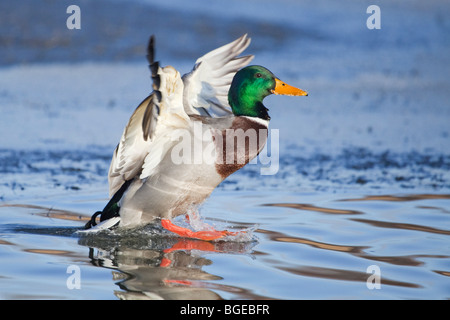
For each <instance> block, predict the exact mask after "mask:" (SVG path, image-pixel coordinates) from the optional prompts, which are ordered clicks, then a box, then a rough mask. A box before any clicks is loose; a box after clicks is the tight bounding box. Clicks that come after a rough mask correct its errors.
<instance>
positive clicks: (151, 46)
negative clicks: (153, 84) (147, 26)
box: [147, 34, 155, 65]
mask: <svg viewBox="0 0 450 320" xmlns="http://www.w3.org/2000/svg"><path fill="white" fill-rule="evenodd" d="M147 61H148V63H149V64H150V65H152V64H153V63H154V62H155V35H153V34H152V35H151V36H150V39H149V40H148V45H147Z"/></svg>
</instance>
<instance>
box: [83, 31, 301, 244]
mask: <svg viewBox="0 0 450 320" xmlns="http://www.w3.org/2000/svg"><path fill="white" fill-rule="evenodd" d="M249 44H250V38H248V37H247V35H244V36H242V37H240V38H239V39H237V40H235V41H233V42H231V43H229V44H227V45H225V46H223V47H220V48H218V49H216V50H213V51H211V52H209V53H208V54H206V55H204V56H203V57H201V58H199V59H198V60H197V61H196V64H195V66H194V68H193V70H192V71H191V72H190V73H187V74H185V75H184V76H183V77H181V76H180V73H179V72H178V71H176V70H175V69H174V68H173V67H171V66H167V67H164V68H161V67H160V66H159V63H158V62H155V61H154V39H153V37H151V38H150V41H149V46H148V55H147V59H148V61H149V63H150V70H151V72H152V79H153V92H152V93H151V94H150V96H148V97H147V98H146V99H145V100H144V101H143V102H141V104H140V105H139V106H138V107H137V109H136V110H135V111H134V113H133V114H132V116H131V118H130V120H129V122H128V124H127V126H126V127H125V130H124V132H123V135H122V138H121V139H120V142H119V144H118V146H117V148H116V150H115V152H114V154H113V157H112V161H111V166H110V169H109V175H108V180H109V191H110V195H111V196H112V198H111V200H110V201H109V203H108V204H107V205H106V207H105V208H104V209H103V211H99V212H96V213H95V214H94V215H93V216H92V218H91V220H90V221H89V222H88V223H87V224H86V229H89V228H92V227H94V226H95V228H94V229H99V228H100V225H102V227H101V228H109V227H112V226H115V225H118V226H119V227H136V226H141V225H145V224H148V223H151V222H153V221H154V220H155V219H161V224H162V226H163V227H164V228H165V229H167V230H170V231H172V232H174V233H177V234H179V235H181V236H184V237H190V238H197V239H203V240H213V239H218V238H222V237H224V236H227V235H232V234H234V233H233V232H229V231H217V230H212V231H198V232H193V231H191V230H189V229H187V228H182V227H179V226H176V225H175V224H173V223H172V222H171V219H173V218H175V217H176V216H178V215H181V214H186V213H187V212H188V210H190V209H192V208H193V207H195V206H198V205H199V204H201V203H202V202H203V201H204V200H205V199H206V198H207V197H208V196H209V195H210V194H211V192H212V191H213V190H214V189H215V188H216V187H217V185H219V184H220V183H221V182H222V181H223V180H224V179H225V178H226V177H227V176H229V175H230V174H232V173H233V172H235V171H236V170H238V169H240V168H242V167H243V166H244V165H245V164H247V163H248V162H249V161H250V160H252V159H253V158H255V157H256V156H257V155H258V154H259V152H260V151H261V150H262V149H263V147H264V145H265V143H266V140H267V128H268V124H269V119H270V117H269V115H268V113H267V111H268V109H267V108H266V107H264V105H263V104H262V100H263V99H264V98H265V97H266V96H268V95H270V94H272V93H275V94H284V95H294V96H306V95H307V93H306V92H305V91H303V90H301V89H297V88H294V87H292V86H289V85H287V84H286V83H284V82H282V81H281V80H279V79H277V78H276V77H275V76H274V75H273V74H272V73H271V72H270V71H269V70H267V69H266V68H264V67H261V66H248V67H245V66H246V65H247V64H248V63H249V62H250V61H251V60H252V59H253V56H252V55H248V56H243V57H238V55H240V54H241V53H242V52H243V51H244V50H245V49H246V48H247V47H248V45H249ZM244 67H245V68H244ZM241 68H243V69H241ZM239 69H240V70H239ZM238 70H239V71H238ZM230 107H231V111H230ZM242 137H243V140H242V139H241V138H242ZM239 139H241V140H240V141H241V143H240V144H239V143H237V144H235V142H236V140H239ZM242 141H244V142H243V143H242ZM98 215H101V217H100V221H101V223H100V224H99V225H97V223H96V221H95V220H96V217H97V216H98Z"/></svg>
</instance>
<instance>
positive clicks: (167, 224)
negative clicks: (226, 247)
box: [161, 219, 238, 241]
mask: <svg viewBox="0 0 450 320" xmlns="http://www.w3.org/2000/svg"><path fill="white" fill-rule="evenodd" d="M161 225H162V226H163V228H164V229H166V230H169V231H171V232H173V233H176V234H178V235H180V236H182V237H186V238H191V239H199V240H206V241H210V240H217V239H221V238H223V237H226V236H234V235H237V234H238V233H237V232H231V231H227V230H221V231H219V230H205V231H196V232H194V231H192V230H190V229H187V228H183V227H179V226H177V225H175V224H173V223H172V221H170V220H169V219H161Z"/></svg>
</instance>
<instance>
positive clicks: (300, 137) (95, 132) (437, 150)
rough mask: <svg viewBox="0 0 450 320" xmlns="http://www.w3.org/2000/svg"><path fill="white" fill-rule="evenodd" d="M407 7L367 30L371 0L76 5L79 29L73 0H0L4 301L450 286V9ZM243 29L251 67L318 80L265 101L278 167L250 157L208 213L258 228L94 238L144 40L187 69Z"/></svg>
mask: <svg viewBox="0 0 450 320" xmlns="http://www.w3.org/2000/svg"><path fill="white" fill-rule="evenodd" d="M413 2H414V5H406V4H404V3H402V2H400V1H390V2H381V3H380V4H379V5H380V8H381V12H382V13H381V14H382V25H381V26H382V27H381V29H380V30H368V29H367V27H366V19H367V17H368V15H367V13H366V8H367V6H368V5H370V4H372V3H369V2H367V3H366V2H363V3H358V4H355V3H354V2H353V1H342V2H340V3H339V4H337V3H334V2H332V1H326V2H324V3H321V4H317V3H316V2H314V1H304V2H301V3H297V2H296V1H289V0H285V1H280V3H281V4H277V5H274V4H273V3H272V2H271V1H267V2H264V6H261V5H260V4H259V3H260V2H259V1H252V0H247V1H231V2H227V5H226V6H223V5H219V4H214V5H213V6H210V5H208V6H206V5H205V3H204V2H202V1H192V2H190V5H189V6H183V7H182V6H181V5H180V2H177V1H175V2H171V3H166V4H159V3H157V2H155V1H151V0H139V1H138V0H136V1H133V2H131V1H129V2H123V1H112V0H108V1H96V2H95V3H94V4H92V3H90V2H89V3H88V2H83V1H81V2H79V6H80V8H81V11H82V19H83V20H82V29H81V30H79V31H76V30H70V31H69V30H67V28H66V27H65V19H66V17H67V14H66V13H65V9H66V7H67V6H68V5H69V4H76V3H77V1H70V3H69V2H64V1H62V2H58V3H55V4H48V3H46V4H45V8H46V9H45V10H37V9H38V8H36V6H38V5H39V2H36V1H21V5H18V4H17V2H15V1H3V2H2V3H1V4H0V6H1V9H2V10H0V43H2V53H3V54H2V55H0V108H1V110H2V115H1V117H0V137H1V138H0V178H1V179H0V288H1V289H0V298H1V299H252V300H253V299H449V298H450V280H449V276H450V245H449V244H450V242H449V240H450V238H449V236H450V222H449V221H450V220H449V214H450V139H449V128H448V123H449V120H450V105H449V101H450V95H449V92H450V90H448V89H449V88H450V83H449V79H450V77H449V74H450V67H449V66H450V61H449V56H450V55H448V52H449V48H450V42H449V41H448V31H449V30H450V24H449V20H448V19H447V18H446V17H445V16H444V15H443V14H442V12H445V11H444V10H443V7H448V4H447V3H446V2H443V1H437V0H436V1H430V2H427V4H426V5H424V4H422V3H421V2H420V1H413ZM183 3H184V2H183ZM255 8H257V9H258V10H257V12H258V14H254V12H255ZM12 21H15V22H16V23H12ZM61 21H62V22H61ZM22 30H26V31H27V32H22ZM243 33H248V34H249V35H250V37H252V45H251V47H250V48H249V49H248V50H249V53H252V54H255V56H256V57H255V60H254V63H255V64H261V65H264V66H266V67H268V68H269V69H270V70H272V71H273V72H274V73H275V74H276V75H277V76H279V77H280V78H282V79H283V80H284V81H286V82H287V83H290V84H292V85H295V86H298V87H301V88H302V89H305V90H307V91H308V92H309V96H308V97H305V98H296V97H278V96H276V97H275V96H271V97H268V98H267V99H266V100H265V105H266V106H268V107H269V109H270V112H269V113H270V115H271V117H272V120H271V124H270V128H271V129H275V130H278V132H279V139H280V141H279V145H277V147H278V151H279V156H280V157H279V168H278V171H277V173H276V174H274V175H261V174H260V173H261V171H260V169H261V163H258V164H255V165H248V166H246V167H245V168H243V169H242V170H240V171H238V172H237V173H235V174H233V175H232V176H230V177H229V178H228V179H227V180H225V181H224V182H223V183H222V184H221V185H220V186H219V187H218V188H217V189H216V190H215V191H214V192H213V194H212V195H211V197H210V198H209V199H208V200H207V201H206V202H205V203H204V204H203V206H202V207H201V208H200V214H201V218H202V219H203V221H204V222H205V223H208V224H211V225H214V226H216V227H217V228H219V229H225V228H227V229H233V230H242V229H245V230H247V233H246V235H245V237H241V238H238V239H236V238H235V239H228V240H227V241H219V242H205V241H196V240H187V239H182V238H180V237H178V236H174V235H172V234H169V233H168V232H166V231H164V230H162V228H161V227H160V226H159V225H153V226H147V227H144V228H141V229H139V230H133V231H132V232H120V231H111V232H105V233H102V234H99V235H96V236H92V235H85V234H83V233H80V232H79V231H80V230H81V229H82V226H83V225H84V223H85V222H86V220H87V219H89V217H90V216H91V214H92V213H94V212H95V211H97V210H99V209H101V208H103V207H104V205H105V203H106V202H107V200H108V199H107V197H108V186H107V172H108V167H109V161H110V158H111V155H112V151H113V150H114V147H115V145H116V143H117V141H118V139H119V138H120V135H121V133H122V130H123V126H124V125H125V123H126V121H127V120H128V117H129V116H130V114H131V112H132V111H133V110H134V108H135V107H136V106H137V104H138V103H139V102H140V101H141V100H142V99H143V98H144V97H145V96H146V95H147V94H148V93H149V91H150V87H149V85H150V80H149V74H148V69H147V65H146V62H145V55H144V53H145V45H146V41H147V39H148V36H149V35H150V34H155V36H156V39H157V40H156V41H157V55H158V57H159V58H160V59H161V61H162V64H163V65H166V64H172V65H174V66H175V67H176V68H178V69H180V70H181V71H182V72H186V71H189V69H190V68H192V65H193V63H194V61H195V59H196V58H197V57H199V56H200V55H202V54H204V53H205V52H207V51H208V50H211V49H213V48H215V47H217V46H219V45H222V44H225V43H227V42H229V41H231V40H234V39H235V38H237V37H238V36H240V35H242V34H243ZM180 47H182V48H183V50H180V49H179V48H180ZM272 143H273V141H272ZM177 222H178V223H180V224H183V223H186V221H184V220H183V218H182V217H180V218H178V221H177ZM373 270H375V271H373ZM374 272H375V273H374Z"/></svg>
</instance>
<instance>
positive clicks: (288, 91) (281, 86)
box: [271, 78, 308, 96]
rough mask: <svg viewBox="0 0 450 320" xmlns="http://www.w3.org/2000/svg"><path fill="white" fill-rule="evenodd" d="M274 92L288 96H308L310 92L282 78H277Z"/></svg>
mask: <svg viewBox="0 0 450 320" xmlns="http://www.w3.org/2000/svg"><path fill="white" fill-rule="evenodd" d="M271 91H272V93H274V94H282V95H286V96H307V95H308V92H306V91H304V90H302V89H299V88H296V87H293V86H290V85H288V84H287V83H284V82H283V81H281V80H280V79H277V78H275V89H272V90H271Z"/></svg>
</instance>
